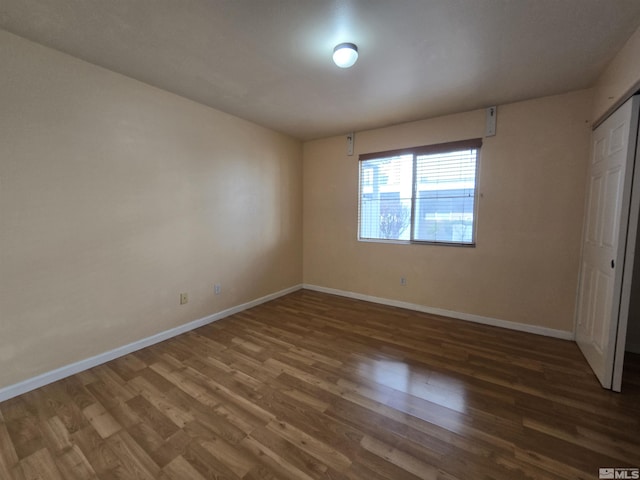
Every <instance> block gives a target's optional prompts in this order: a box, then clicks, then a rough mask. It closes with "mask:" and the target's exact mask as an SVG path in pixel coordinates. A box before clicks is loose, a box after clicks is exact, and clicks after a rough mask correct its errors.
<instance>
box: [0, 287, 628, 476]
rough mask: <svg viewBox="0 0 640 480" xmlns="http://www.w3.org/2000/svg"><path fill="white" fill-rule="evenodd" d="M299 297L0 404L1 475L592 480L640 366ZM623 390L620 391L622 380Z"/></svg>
mask: <svg viewBox="0 0 640 480" xmlns="http://www.w3.org/2000/svg"><path fill="white" fill-rule="evenodd" d="M638 357H639V356H637V355H636V356H629V358H628V360H629V372H630V374H629V377H628V379H629V380H628V381H627V383H625V392H624V393H623V394H615V393H611V392H608V391H605V390H603V389H601V388H600V386H599V385H598V383H597V381H596V379H595V377H594V376H593V374H592V373H591V371H590V370H589V367H588V366H587V365H586V363H585V361H584V360H583V358H582V356H581V354H580V353H579V351H578V349H577V347H576V346H575V345H574V344H573V343H571V342H567V341H562V340H557V339H551V338H545V337H539V336H535V335H530V334H526V333H520V332H513V331H508V330H503V329H498V328H493V327H486V326H481V325H476V324H471V323H466V322H462V321H458V320H451V319H446V318H442V317H436V316H431V315H427V314H420V313H416V312H411V311H407V310H402V309H398V308H392V307H386V306H380V305H376V304H371V303H366V302H361V301H356V300H350V299H345V298H340V297H335V296H331V295H326V294H321V293H316V292H311V291H307V290H303V291H299V292H296V293H293V294H290V295H288V296H286V297H283V298H280V299H278V300H275V301H273V302H270V303H267V304H264V305H261V306H259V307H256V308H254V309H251V310H247V311H245V312H243V313H240V314H237V315H234V316H233V317H229V318H227V319H224V320H221V321H219V322H216V323H214V324H211V325H208V326H206V327H203V328H200V329H198V330H195V331H192V332H189V333H187V334H184V335H182V336H180V337H176V338H174V339H171V340H169V341H166V342H163V343H161V344H158V345H155V346H153V347H149V348H146V349H144V350H141V351H139V352H136V353H134V354H131V355H127V356H126V357H122V358H120V359H117V360H115V361H112V362H109V363H107V364H104V365H101V366H99V367H96V368H93V369H91V370H88V371H86V372H83V373H80V374H78V375H75V376H73V377H70V378H67V379H65V380H62V381H59V382H56V383H54V384H51V385H49V386H46V387H43V388H40V389H38V390H35V391H33V392H30V393H27V394H24V395H22V396H20V397H16V398H14V399H11V400H8V401H6V402H3V403H0V478H1V479H15V480H23V479H43V480H49V479H54V480H55V479H63V480H67V479H85V478H86V479H89V478H92V479H95V478H100V479H136V480H138V479H164V480H168V479H176V480H185V479H203V478H204V479H245V480H258V479H280V478H284V479H307V480H308V479H336V480H337V479H366V480H378V479H380V480H381V479H387V480H389V479H394V480H395V479H414V478H422V479H447V480H452V479H461V480H462V479H472V480H475V479H505V480H506V479H508V480H514V479H526V478H544V479H558V478H563V479H577V478H584V479H597V478H598V468H599V467H640V381H638V378H639V377H640V360H639V359H638ZM625 379H626V377H625Z"/></svg>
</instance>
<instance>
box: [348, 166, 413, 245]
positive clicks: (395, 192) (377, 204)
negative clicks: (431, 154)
mask: <svg viewBox="0 0 640 480" xmlns="http://www.w3.org/2000/svg"><path fill="white" fill-rule="evenodd" d="M412 185H413V155H402V156H396V157H390V158H380V159H375V160H366V161H362V162H360V221H359V225H360V232H359V236H360V238H361V239H377V240H385V239H386V240H409V235H410V231H411V229H410V224H411V194H412Z"/></svg>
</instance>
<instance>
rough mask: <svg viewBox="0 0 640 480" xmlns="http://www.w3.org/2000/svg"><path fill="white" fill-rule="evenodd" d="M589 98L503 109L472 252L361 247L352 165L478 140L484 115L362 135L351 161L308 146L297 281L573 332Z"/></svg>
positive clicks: (485, 171)
mask: <svg viewBox="0 0 640 480" xmlns="http://www.w3.org/2000/svg"><path fill="white" fill-rule="evenodd" d="M591 95H592V92H591V90H583V91H578V92H573V93H569V94H565V95H559V96H553V97H546V98H540V99H536V100H531V101H526V102H521V103H515V104H510V105H502V106H500V107H499V108H498V127H497V131H498V134H497V136H495V137H491V138H486V139H484V145H483V147H482V151H481V163H480V179H479V191H480V193H481V198H480V203H479V213H478V232H477V247H476V248H459V247H442V246H432V245H397V244H395V245H394V244H382V243H368V242H358V241H357V217H358V204H357V200H358V154H359V153H367V152H376V151H382V150H389V149H395V148H400V147H406V146H417V145H426V144H433V143H440V142H447V141H453V140H462V139H467V138H474V137H481V136H482V135H483V132H484V118H485V117H484V111H473V112H468V113H462V114H458V115H451V116H446V117H441V118H435V119H431V120H424V121H419V122H412V123H407V124H403V125H397V126H393V127H388V128H382V129H378V130H371V131H366V132H359V133H357V134H356V138H355V146H356V152H355V154H354V156H353V157H348V156H346V150H345V147H346V141H345V137H343V136H340V137H333V138H327V139H322V140H317V141H311V142H307V143H305V144H304V184H303V185H304V186H303V192H304V221H303V224H304V235H303V239H304V268H303V271H304V282H305V283H307V284H312V285H318V286H323V287H329V288H335V289H340V290H346V291H351V292H356V293H360V294H365V295H372V296H377V297H383V298H388V299H393V300H399V301H404V302H410V303H415V304H419V305H424V306H427V307H434V308H441V309H446V310H451V311H456V312H462V313H470V314H475V315H481V316H485V317H491V318H497V319H501V320H508V321H513V322H520V323H525V324H531V325H537V326H542V327H548V328H553V329H557V330H563V331H572V330H573V316H574V303H575V294H576V285H577V277H578V263H579V262H578V259H579V253H580V237H581V232H582V218H583V208H584V207H583V202H584V184H585V174H586V163H587V162H586V160H587V158H588V147H589V135H590V124H589V122H588V120H589V118H590V114H591V108H592V106H591V98H592V97H591ZM401 276H404V277H406V278H407V283H408V284H407V286H404V287H403V286H400V282H399V279H400V277H401Z"/></svg>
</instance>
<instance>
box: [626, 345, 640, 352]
mask: <svg viewBox="0 0 640 480" xmlns="http://www.w3.org/2000/svg"><path fill="white" fill-rule="evenodd" d="M625 351H626V352H631V353H637V354H639V355H640V344H638V343H627V346H626V348H625Z"/></svg>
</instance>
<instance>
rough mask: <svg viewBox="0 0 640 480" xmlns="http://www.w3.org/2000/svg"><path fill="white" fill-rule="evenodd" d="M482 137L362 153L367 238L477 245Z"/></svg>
mask: <svg viewBox="0 0 640 480" xmlns="http://www.w3.org/2000/svg"><path fill="white" fill-rule="evenodd" d="M481 145H482V141H481V140H480V139H473V140H465V141H462V142H452V143H447V144H439V145H428V146H423V147H416V148H414V149H404V150H394V151H388V152H381V153H377V154H375V153H374V154H364V155H361V156H360V202H359V216H358V232H359V238H360V239H361V240H379V241H385V240H395V241H406V242H410V241H411V242H429V243H445V244H458V245H473V244H474V242H475V208H476V205H475V203H476V175H477V167H478V165H477V161H478V151H479V148H480V146H481Z"/></svg>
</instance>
